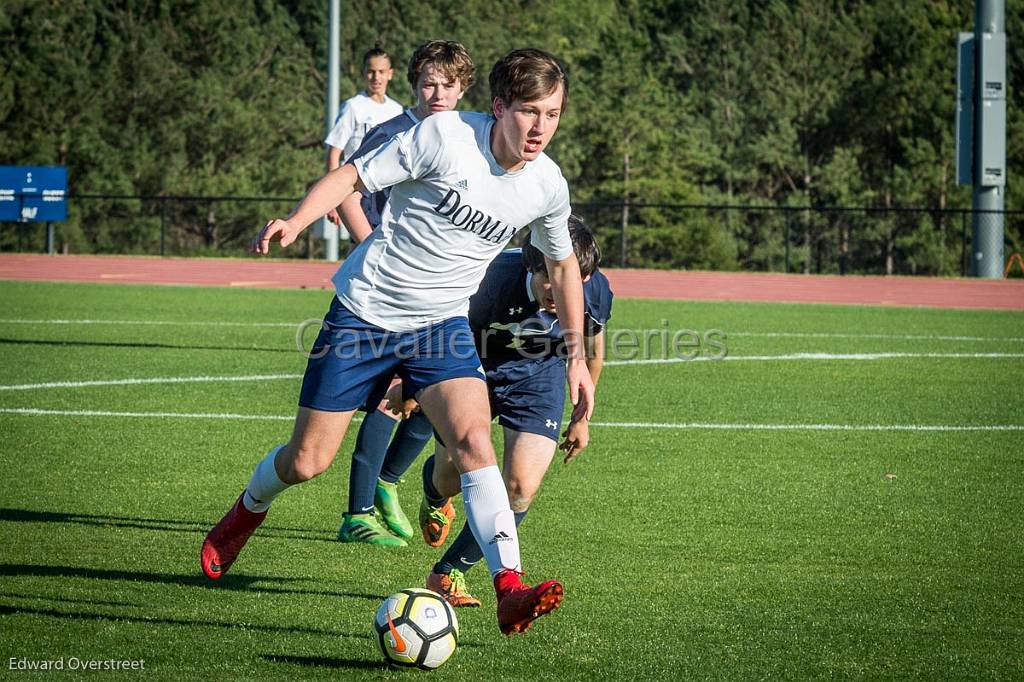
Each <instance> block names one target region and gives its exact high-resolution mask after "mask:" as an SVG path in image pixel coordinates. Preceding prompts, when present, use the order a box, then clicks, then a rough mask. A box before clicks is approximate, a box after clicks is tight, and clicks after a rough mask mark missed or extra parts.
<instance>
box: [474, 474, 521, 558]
mask: <svg viewBox="0 0 1024 682" xmlns="http://www.w3.org/2000/svg"><path fill="white" fill-rule="evenodd" d="M461 481H462V498H463V500H464V502H465V506H466V525H467V526H469V527H470V528H471V529H472V530H473V536H474V537H475V538H476V542H477V544H478V545H479V546H480V549H482V550H483V553H484V559H485V560H486V561H487V568H489V569H490V571H491V577H494V576H495V575H497V574H498V573H499V572H500V571H503V570H505V569H511V570H514V571H521V570H522V562H521V561H520V559H519V534H518V533H516V520H515V516H514V515H513V514H512V508H511V507H510V506H509V504H508V493H507V492H506V491H505V482H504V481H503V480H501V471H499V470H498V466H497V465H496V464H492V465H491V466H489V467H484V468H482V469H477V470H475V471H467V472H466V473H464V474H462V478H461Z"/></svg>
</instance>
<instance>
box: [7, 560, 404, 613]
mask: <svg viewBox="0 0 1024 682" xmlns="http://www.w3.org/2000/svg"><path fill="white" fill-rule="evenodd" d="M196 554H197V558H198V552H197V553H196ZM198 563H199V562H198V561H197V562H196V564H197V565H196V573H195V574H187V575H180V574H175V573H147V572H145V571H117V570H110V569H104V568H83V567H79V566H47V565H40V564H0V576H3V577H19V576H32V577H35V578H86V579H89V580H123V581H126V582H134V583H140V582H141V583H158V584H164V585H181V586H185V587H200V588H204V589H211V590H226V591H237V592H259V593H262V594H305V595H312V596H318V597H319V596H325V597H343V598H348V599H366V600H370V601H382V600H383V599H384V598H385V597H386V596H387V595H384V594H368V593H365V592H337V591H333V590H322V589H315V588H312V589H301V588H297V587H283V586H280V585H281V584H289V583H291V584H295V583H304V582H306V583H308V582H309V579H308V578H284V577H268V576H252V575H245V574H244V573H231V574H229V575H226V576H224V577H223V578H220V579H218V580H215V581H214V580H210V579H209V578H207V577H206V576H204V575H202V574H201V573H200V572H199V566H198ZM266 583H277V584H270V585H268V584H266Z"/></svg>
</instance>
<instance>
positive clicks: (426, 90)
mask: <svg viewBox="0 0 1024 682" xmlns="http://www.w3.org/2000/svg"><path fill="white" fill-rule="evenodd" d="M462 95H463V90H462V83H460V82H459V79H457V78H456V79H455V80H449V79H448V77H447V76H445V75H444V73H443V72H442V71H441V70H440V69H438V68H437V67H436V66H434V65H433V64H427V65H426V66H424V67H423V70H422V71H420V77H419V79H418V80H417V83H416V113H417V114H418V115H419V117H420V118H426V117H427V116H430V115H431V114H436V113H438V112H439V111H451V110H452V109H454V108H455V106H456V105H457V104H458V103H459V100H460V99H462Z"/></svg>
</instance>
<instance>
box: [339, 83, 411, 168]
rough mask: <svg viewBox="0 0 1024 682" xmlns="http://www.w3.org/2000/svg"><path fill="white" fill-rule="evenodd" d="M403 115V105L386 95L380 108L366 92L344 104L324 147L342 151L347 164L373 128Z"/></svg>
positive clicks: (342, 158) (342, 157)
mask: <svg viewBox="0 0 1024 682" xmlns="http://www.w3.org/2000/svg"><path fill="white" fill-rule="evenodd" d="M402 111H403V109H402V105H401V104H399V103H398V102H396V101H395V100H393V99H391V98H390V97H388V96H387V95H385V96H384V103H383V104H377V103H376V102H374V101H373V100H372V99H370V97H368V96H367V94H366V93H365V92H361V93H359V94H358V95H356V96H355V97H350V98H349V99H347V100H345V101H344V102H342V105H341V111H339V112H338V118H337V120H336V121H335V122H334V127H333V128H331V132H329V133H327V139H325V140H324V143H325V144H329V145H330V146H332V147H337V148H338V149H340V150H341V160H342V161H344V160H345V159H347V158H348V157H350V156H352V154H354V153H355V151H356V150H357V149H359V145H361V144H362V143H363V137H364V136H365V135H366V133H367V132H368V131H369V130H370V129H371V128H373V127H374V126H375V125H379V124H381V123H383V122H384V121H388V120H390V119H392V118H394V117H395V116H398V115H399V114H401V113H402Z"/></svg>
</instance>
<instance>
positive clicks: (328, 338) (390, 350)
mask: <svg viewBox="0 0 1024 682" xmlns="http://www.w3.org/2000/svg"><path fill="white" fill-rule="evenodd" d="M396 374H397V375H398V376H399V377H401V379H402V381H403V382H404V383H405V385H406V386H407V387H408V389H409V392H410V394H412V395H416V394H418V393H419V392H420V391H422V390H423V389H424V388H426V387H428V386H433V385H434V384H437V383H440V382H442V381H446V380H448V379H457V378H459V377H475V378H477V379H480V380H483V379H484V371H483V367H481V366H480V358H479V357H478V356H477V353H476V346H475V345H474V344H473V334H472V332H470V329H469V321H468V320H467V319H466V318H465V317H453V318H450V319H447V320H444V321H443V322H438V323H436V324H431V325H428V326H426V327H422V328H420V329H416V330H413V331H407V332H391V331H387V330H385V329H382V328H381V327H378V326H376V325H373V324H370V323H369V322H366V321H365V320H361V319H359V318H358V317H356V316H355V315H353V314H352V312H351V311H350V310H349V309H348V308H346V307H345V306H344V305H342V304H341V302H340V301H339V300H338V298H337V297H335V298H334V299H333V301H332V302H331V307H330V309H329V310H328V311H327V315H326V316H324V321H323V325H322V326H321V329H320V334H319V335H318V336H317V338H316V342H315V343H314V344H313V348H312V349H311V350H310V352H309V360H308V362H307V363H306V374H305V376H304V377H303V378H302V391H301V393H300V394H299V405H300V406H302V407H308V408H311V409H314V410H323V411H326V412H348V411H350V410H356V409H359V408H363V407H364V406H366V405H374V406H376V404H377V403H379V402H380V400H381V399H382V398H383V397H384V394H385V393H386V392H387V389H388V385H389V384H390V383H391V379H392V377H394V376H395V375H396Z"/></svg>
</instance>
